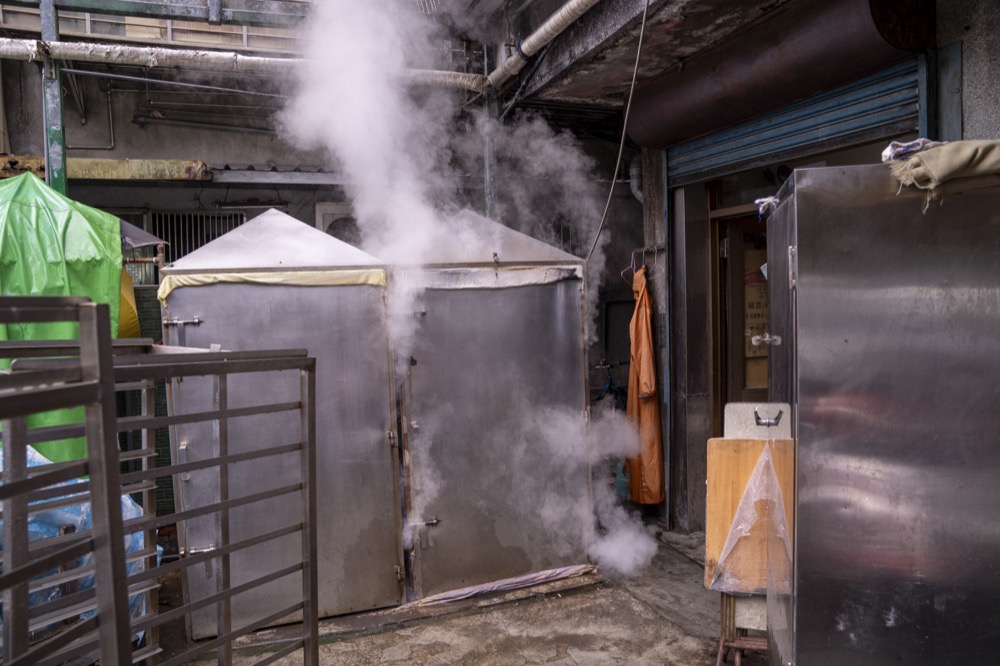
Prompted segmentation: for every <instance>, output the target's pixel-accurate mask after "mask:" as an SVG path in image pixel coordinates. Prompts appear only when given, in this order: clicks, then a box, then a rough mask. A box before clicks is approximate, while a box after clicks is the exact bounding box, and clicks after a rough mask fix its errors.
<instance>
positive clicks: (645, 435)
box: [626, 266, 664, 504]
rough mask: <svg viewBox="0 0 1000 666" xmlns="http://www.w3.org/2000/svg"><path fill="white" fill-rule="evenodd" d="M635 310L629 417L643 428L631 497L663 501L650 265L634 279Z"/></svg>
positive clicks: (632, 474) (632, 471)
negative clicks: (648, 280) (647, 274)
mask: <svg viewBox="0 0 1000 666" xmlns="http://www.w3.org/2000/svg"><path fill="white" fill-rule="evenodd" d="M632 293H633V294H634V296H635V313H633V315H632V321H631V322H630V324H629V337H630V338H631V340H632V353H631V359H630V364H629V375H628V405H627V408H626V410H627V413H628V417H629V420H631V421H632V423H634V424H635V425H636V427H637V428H638V430H639V455H638V457H636V458H629V459H628V460H627V462H628V467H629V475H630V477H629V499H630V500H631V501H633V502H636V503H638V504H658V503H660V502H662V501H663V487H664V486H663V449H662V445H661V441H660V440H661V437H660V399H659V397H658V396H657V392H656V356H655V353H654V351H653V327H652V321H651V315H652V313H651V309H652V306H651V304H650V301H649V291H648V289H647V288H646V267H645V266H643V267H642V268H640V269H639V270H637V271H636V272H635V277H634V278H633V279H632Z"/></svg>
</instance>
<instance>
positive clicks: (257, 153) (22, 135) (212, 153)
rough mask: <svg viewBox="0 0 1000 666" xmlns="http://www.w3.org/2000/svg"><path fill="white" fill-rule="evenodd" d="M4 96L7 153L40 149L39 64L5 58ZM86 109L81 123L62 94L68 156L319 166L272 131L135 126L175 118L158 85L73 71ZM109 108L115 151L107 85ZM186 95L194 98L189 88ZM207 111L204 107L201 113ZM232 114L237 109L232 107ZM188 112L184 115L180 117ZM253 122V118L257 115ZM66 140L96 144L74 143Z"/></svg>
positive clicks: (172, 97) (170, 98)
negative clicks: (140, 120) (141, 118)
mask: <svg viewBox="0 0 1000 666" xmlns="http://www.w3.org/2000/svg"><path fill="white" fill-rule="evenodd" d="M2 67H3V69H2V74H3V95H4V98H3V101H4V109H5V120H6V124H7V129H8V134H9V141H10V152H11V153H12V154H15V155H41V154H42V146H43V142H42V137H43V123H42V117H41V113H42V111H41V110H42V92H41V69H40V68H39V66H38V65H37V64H36V63H25V62H19V61H11V60H4V61H3V62H2ZM77 80H78V81H79V83H80V89H81V92H82V97H83V100H84V108H85V110H86V113H85V119H86V122H85V123H83V122H81V115H80V113H79V112H78V110H77V109H76V106H75V105H74V103H73V101H72V100H71V98H70V96H69V95H66V96H65V97H64V101H63V107H64V114H63V115H64V118H63V126H64V128H65V133H66V144H67V156H68V157H97V158H113V159H124V158H132V159H137V158H142V159H176V160H203V161H205V162H208V163H210V164H213V165H217V164H240V165H245V164H265V163H268V162H271V163H274V164H309V165H322V164H323V158H322V156H321V155H319V154H316V153H309V152H305V151H300V150H296V149H295V148H293V147H292V146H290V145H289V144H287V143H285V142H284V141H282V140H281V139H280V138H278V137H277V136H275V135H271V134H261V133H247V132H239V131H225V130H220V129H218V128H194V127H179V126H172V125H156V124H151V125H147V126H146V127H145V128H143V127H140V126H139V125H137V124H136V123H134V122H133V118H134V117H135V116H136V115H137V114H148V112H149V111H150V110H153V111H156V112H157V113H159V114H160V115H161V116H163V119H165V120H170V119H172V118H174V117H176V116H177V114H176V112H174V111H172V108H173V107H172V106H171V105H172V103H173V102H175V101H177V96H178V93H177V91H176V90H170V89H160V90H159V91H155V92H152V93H148V94H147V93H146V92H144V91H142V84H139V83H132V82H121V81H109V80H106V79H97V78H93V77H87V76H78V77H77ZM109 89H110V90H111V106H112V109H113V113H114V137H113V139H114V149H113V150H106V149H104V148H107V147H109V146H110V145H111V144H112V133H111V130H110V126H109V124H108V90H109ZM184 95H185V100H187V101H197V98H195V97H192V96H191V95H190V94H189V93H184ZM262 99H269V98H253V97H248V98H240V99H233V100H232V102H233V103H234V104H236V103H239V104H263V103H267V104H271V105H273V104H274V101H273V100H270V101H267V102H264V101H262ZM209 110H211V109H210V108H208V107H206V111H209ZM234 113H236V112H235V111H234ZM185 117H187V116H185ZM206 122H212V123H215V124H231V125H234V126H251V125H254V124H255V121H251V120H249V119H243V120H240V119H239V118H237V117H233V118H225V117H215V116H206ZM256 124H257V125H260V122H259V121H256ZM73 146H82V147H91V148H97V149H94V150H80V149H73V148H72V147H73Z"/></svg>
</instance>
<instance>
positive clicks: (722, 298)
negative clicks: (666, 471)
mask: <svg viewBox="0 0 1000 666" xmlns="http://www.w3.org/2000/svg"><path fill="white" fill-rule="evenodd" d="M709 223H710V224H711V234H712V248H713V252H712V256H713V257H714V259H713V264H712V270H711V272H712V313H713V314H712V329H713V330H712V354H713V366H714V368H715V370H716V371H715V372H714V373H713V384H714V386H713V389H714V391H713V393H714V395H715V400H714V403H715V404H714V405H713V428H712V429H713V435H714V436H717V437H718V436H721V435H722V412H723V410H724V408H725V405H726V404H727V403H729V402H746V401H751V402H766V400H767V388H766V385H765V387H764V388H763V389H757V390H755V389H745V380H746V377H745V365H744V363H745V358H744V355H743V351H742V350H743V340H744V334H743V330H744V322H743V315H744V292H743V288H742V286H743V269H744V265H743V257H744V248H743V234H742V233H734V229H735V228H737V226H736V225H739V227H738V228H740V229H741V230H743V231H745V229H743V227H755V226H758V225H759V226H760V231H762V232H764V233H766V230H767V227H766V224H765V223H764V222H763V221H761V220H760V219H759V216H758V211H757V207H756V206H755V205H753V204H748V205H744V206H733V207H731V208H720V209H716V210H710V211H709Z"/></svg>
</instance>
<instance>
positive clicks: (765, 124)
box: [668, 59, 919, 186]
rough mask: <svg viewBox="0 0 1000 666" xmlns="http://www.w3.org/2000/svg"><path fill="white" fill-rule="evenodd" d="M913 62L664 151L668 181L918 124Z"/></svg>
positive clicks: (735, 168) (700, 176)
mask: <svg viewBox="0 0 1000 666" xmlns="http://www.w3.org/2000/svg"><path fill="white" fill-rule="evenodd" d="M918 98H919V83H918V77H917V61H916V60H915V59H911V60H908V61H906V62H903V63H900V64H898V65H894V66H892V67H889V68H888V69H886V70H884V71H881V72H878V73H876V74H873V75H871V76H867V77H865V78H863V79H860V80H858V81H855V82H853V83H849V84H847V85H844V86H840V87H838V88H835V89H834V90H831V91H829V92H825V93H822V94H819V95H815V96H814V97H810V98H808V99H805V100H803V101H801V102H797V103H795V104H792V105H790V106H787V107H785V108H783V109H781V110H779V111H775V112H773V113H769V114H767V115H764V116H760V117H758V118H754V119H753V120H748V121H746V122H743V123H739V124H737V125H734V126H732V127H729V128H727V129H724V130H720V131H718V132H715V133H713V134H709V135H707V136H704V137H701V138H698V139H694V140H692V141H688V142H686V143H681V144H678V145H677V146H674V147H672V148H670V150H669V151H668V166H669V169H670V184H671V186H677V185H682V184H685V183H691V182H695V181H702V180H707V179H709V178H711V177H715V176H719V175H722V174H724V173H734V172H736V171H740V170H744V169H748V168H751V167H752V166H756V165H759V164H764V163H767V162H769V161H774V159H775V156H781V159H790V158H791V157H795V156H803V155H807V154H812V153H815V152H817V151H819V150H830V149H831V148H832V147H834V145H846V143H850V142H854V143H857V142H858V141H860V140H868V139H873V138H876V137H878V136H890V135H892V134H898V133H901V132H906V131H914V130H916V129H917V123H918V116H919V104H918V101H919V100H918Z"/></svg>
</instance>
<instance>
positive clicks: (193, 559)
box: [129, 523, 302, 583]
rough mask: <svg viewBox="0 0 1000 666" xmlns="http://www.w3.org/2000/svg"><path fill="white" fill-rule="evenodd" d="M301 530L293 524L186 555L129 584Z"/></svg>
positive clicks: (133, 577) (134, 576)
mask: <svg viewBox="0 0 1000 666" xmlns="http://www.w3.org/2000/svg"><path fill="white" fill-rule="evenodd" d="M301 529H302V523H295V524H294V525H289V526H287V527H282V528H281V529H277V530H273V531H271V532H267V533H266V534H261V535H259V536H256V537H252V538H250V539H244V540H243V541H238V542H237V543H231V544H229V545H227V546H220V547H219V548H213V549H212V550H209V551H205V552H201V553H195V554H193V555H190V554H189V555H187V556H185V557H184V558H183V559H179V560H176V561H174V562H167V563H164V564H161V565H160V566H158V567H156V569H155V570H154V569H149V570H146V571H138V572H136V573H134V574H132V575H131V576H129V582H130V583H131V582H137V581H140V580H147V579H149V578H155V577H157V576H159V575H162V574H167V573H171V572H173V571H179V570H181V569H186V568H189V567H193V566H195V565H198V564H202V563H203V562H207V561H208V560H213V559H215V558H216V557H218V556H219V554H220V553H223V552H225V553H235V552H236V551H239V550H243V549H244V548H249V547H251V546H256V545H257V544H259V543H264V542H266V541H272V540H274V539H278V538H280V537H283V536H285V535H287V534H294V533H295V532H298V531H299V530H301Z"/></svg>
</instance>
